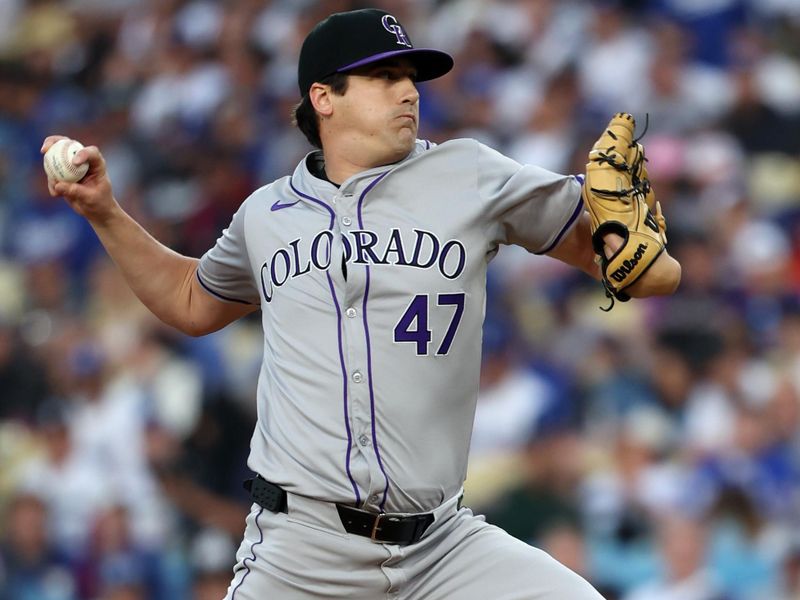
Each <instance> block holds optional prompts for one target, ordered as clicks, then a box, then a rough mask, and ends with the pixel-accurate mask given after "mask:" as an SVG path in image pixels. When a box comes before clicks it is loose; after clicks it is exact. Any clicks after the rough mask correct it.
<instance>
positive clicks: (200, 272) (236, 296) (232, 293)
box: [197, 202, 261, 304]
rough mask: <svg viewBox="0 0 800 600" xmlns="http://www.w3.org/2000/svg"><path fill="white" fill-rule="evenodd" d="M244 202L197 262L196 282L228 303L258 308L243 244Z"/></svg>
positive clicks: (248, 260) (251, 273)
mask: <svg viewBox="0 0 800 600" xmlns="http://www.w3.org/2000/svg"><path fill="white" fill-rule="evenodd" d="M246 212H247V202H245V203H244V204H242V206H241V207H240V208H239V210H238V211H237V212H236V214H235V215H233V220H232V221H231V224H230V225H229V226H228V228H227V229H225V230H224V231H223V232H222V235H221V236H220V237H219V239H218V240H217V243H216V244H215V245H214V247H213V248H211V250H209V251H208V252H206V253H205V254H204V255H203V256H202V258H200V265H199V267H198V269H197V278H198V280H199V281H200V284H201V285H202V286H203V288H204V289H205V290H206V291H207V292H209V293H210V294H212V295H214V296H216V297H217V298H220V299H221V300H226V301H228V302H240V303H242V304H260V303H261V297H260V295H259V292H258V287H257V286H256V283H255V280H254V278H253V270H252V268H251V266H250V258H249V256H248V253H247V244H246V242H245V214H246Z"/></svg>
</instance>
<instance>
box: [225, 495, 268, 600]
mask: <svg viewBox="0 0 800 600" xmlns="http://www.w3.org/2000/svg"><path fill="white" fill-rule="evenodd" d="M263 512H264V509H263V508H262V509H261V510H259V511H258V514H257V515H256V527H258V533H259V534H260V535H261V537H260V538H259V540H258V541H257V542H254V543H253V545H252V546H250V552H252V554H253V558H250V557H249V556H248V557H247V558H245V559H244V560H243V561H242V564H243V565H244V568H245V569H246V571H245V574H244V576H243V577H242V580H241V581H240V582H239V583H238V584H236V587H235V588H233V593H231V600H234V598H236V592H237V590H238V589H239V588H240V587H242V584H243V583H244V580H245V579H246V578H247V576H248V575H250V565H248V564H247V561H248V560H250V561H252V562H256V550H255V548H256V546H258V545H259V544H260V543H261V542H263V541H264V530H263V529H261V525H259V524H258V517H260V516H261V513H263Z"/></svg>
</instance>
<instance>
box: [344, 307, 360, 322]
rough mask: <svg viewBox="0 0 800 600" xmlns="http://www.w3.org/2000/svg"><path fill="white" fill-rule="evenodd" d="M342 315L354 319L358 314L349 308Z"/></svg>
mask: <svg viewBox="0 0 800 600" xmlns="http://www.w3.org/2000/svg"><path fill="white" fill-rule="evenodd" d="M344 314H346V315H347V316H348V317H350V318H351V319H352V318H353V317H355V316H356V315H357V314H358V312H357V311H356V309H355V308H353V307H352V306H351V307H350V308H348V309H347V310H346V311H344Z"/></svg>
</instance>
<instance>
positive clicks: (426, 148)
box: [425, 140, 431, 150]
mask: <svg viewBox="0 0 800 600" xmlns="http://www.w3.org/2000/svg"><path fill="white" fill-rule="evenodd" d="M430 149H431V143H430V142H429V141H428V140H425V150H430Z"/></svg>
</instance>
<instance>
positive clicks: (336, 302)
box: [231, 179, 361, 600]
mask: <svg viewBox="0 0 800 600" xmlns="http://www.w3.org/2000/svg"><path fill="white" fill-rule="evenodd" d="M289 187H291V188H292V190H293V191H294V193H295V194H297V195H298V196H300V197H301V198H305V199H306V200H311V201H312V202H316V203H317V204H320V205H322V206H324V207H325V208H326V209H327V211H328V212H329V213H330V214H331V224H330V225H329V226H328V229H330V230H331V231H333V223H334V220H335V219H336V214H335V213H334V212H333V209H332V208H331V207H330V206H328V205H327V204H326V203H325V202H324V201H322V200H320V199H319V198H314V197H313V196H309V195H308V194H304V193H303V192H301V191H300V190H298V189H297V188H296V187H294V184H293V183H292V180H291V179H289ZM325 276H326V277H327V278H328V286H329V287H330V289H331V297H332V298H333V305H334V306H335V307H336V335H337V336H338V337H339V365H340V366H341V368H342V404H343V405H344V427H345V429H346V430H347V459H346V460H345V465H344V468H345V471H347V478H348V479H349V480H350V485H352V486H353V493H354V494H355V496H356V505H358V504H361V494H360V493H359V491H358V485H357V484H356V480H355V479H353V474H352V473H351V472H350V452H351V451H352V448H353V435H352V433H351V432H350V415H349V411H348V406H347V369H346V368H345V364H344V350H343V348H342V311H341V310H340V308H339V300H338V299H337V298H336V291H335V290H334V288H333V280H332V279H331V276H330V273H329V272H327V273H325ZM231 600H233V599H231Z"/></svg>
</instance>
